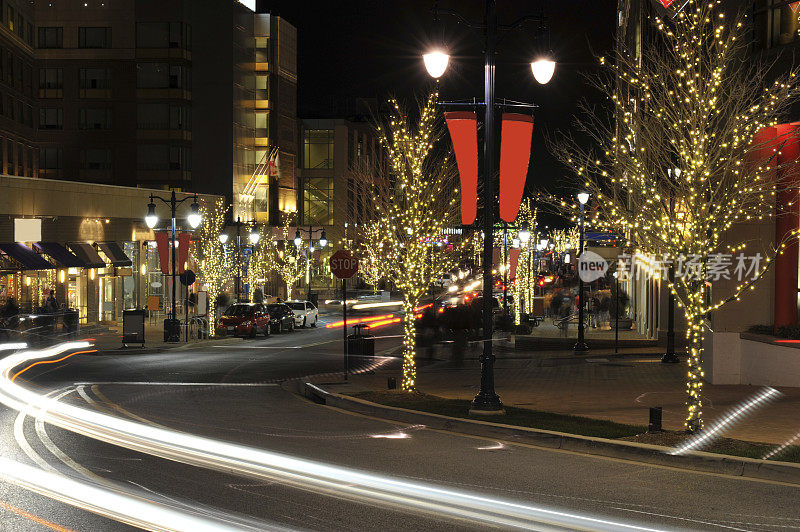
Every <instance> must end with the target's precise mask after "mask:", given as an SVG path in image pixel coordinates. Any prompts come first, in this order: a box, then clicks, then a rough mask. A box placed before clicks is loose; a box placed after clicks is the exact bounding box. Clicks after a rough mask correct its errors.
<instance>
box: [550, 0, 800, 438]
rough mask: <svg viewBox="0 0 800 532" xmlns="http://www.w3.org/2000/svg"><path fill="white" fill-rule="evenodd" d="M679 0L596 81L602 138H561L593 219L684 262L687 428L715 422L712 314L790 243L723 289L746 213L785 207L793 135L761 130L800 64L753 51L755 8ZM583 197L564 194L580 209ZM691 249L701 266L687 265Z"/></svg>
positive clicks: (793, 85) (560, 148) (587, 118)
mask: <svg viewBox="0 0 800 532" xmlns="http://www.w3.org/2000/svg"><path fill="white" fill-rule="evenodd" d="M679 4H680V5H679ZM674 5H675V6H676V8H680V10H679V11H678V12H677V14H675V16H674V17H670V18H667V19H665V18H660V17H654V19H653V20H652V22H651V23H652V24H653V25H654V29H655V31H654V32H653V33H654V35H653V37H652V39H651V40H650V41H649V42H644V43H642V45H641V56H637V54H636V53H635V51H634V50H628V49H624V48H619V49H618V51H617V53H616V55H615V56H614V58H613V59H612V60H610V61H608V60H605V59H603V58H601V64H602V65H603V66H604V67H605V74H604V75H603V74H601V75H600V76H598V77H596V78H594V79H593V80H592V81H593V83H594V85H595V87H596V88H597V89H598V90H599V91H601V92H602V93H603V94H604V95H605V96H606V97H607V98H608V100H609V102H610V106H609V109H613V111H612V112H610V113H608V114H607V115H603V113H602V112H600V111H599V110H598V109H595V108H593V107H589V106H588V105H587V106H584V108H583V111H584V112H583V113H582V114H583V116H582V117H581V121H580V122H578V123H577V127H578V129H579V130H580V131H581V133H582V134H584V135H585V136H586V137H588V138H589V139H590V140H591V141H592V142H591V143H590V144H591V145H592V147H590V148H586V147H585V144H586V143H585V142H579V141H577V140H576V139H574V138H572V137H569V136H561V137H559V138H557V139H556V140H554V141H553V142H552V143H551V144H552V148H553V150H554V152H555V153H556V154H557V156H558V157H559V158H560V160H561V161H562V162H563V163H565V164H566V165H567V166H569V167H570V168H571V169H572V170H573V171H574V174H575V175H576V176H577V178H578V181H579V185H580V186H581V187H582V188H584V189H585V191H586V192H588V193H590V194H591V197H592V200H591V201H592V205H591V207H592V208H591V209H589V211H588V212H587V223H589V224H590V225H591V226H593V227H595V228H597V229H610V230H613V231H616V232H617V233H619V234H622V235H625V236H626V237H627V239H628V241H629V242H631V243H632V245H634V246H636V247H637V248H638V250H639V251H640V253H643V254H648V255H653V256H657V257H658V258H659V261H662V264H664V263H669V264H671V265H673V267H676V268H681V267H683V270H684V271H682V272H676V273H677V274H678V275H675V276H674V277H675V279H674V281H672V280H670V279H667V285H668V286H669V289H670V290H671V291H672V293H673V294H674V295H675V297H676V300H677V302H678V306H679V307H681V308H682V309H683V312H684V314H685V317H686V321H687V341H688V348H689V352H688V373H687V383H686V392H687V402H686V405H687V415H686V421H685V427H686V429H687V430H688V431H691V432H694V431H696V430H699V429H701V428H702V427H703V412H702V386H703V377H704V373H703V364H702V360H703V336H704V320H705V319H706V317H707V316H708V315H709V313H710V312H712V311H714V310H715V309H718V308H719V307H720V306H722V305H723V304H725V303H727V302H729V301H733V300H738V299H739V297H740V295H741V294H742V292H743V291H744V290H746V289H748V288H752V286H753V283H754V282H755V280H756V279H758V278H759V277H760V276H761V275H762V274H763V273H764V271H765V270H766V268H768V267H769V265H770V264H771V263H772V262H773V258H774V257H775V255H776V253H777V252H779V251H780V250H781V249H782V248H783V247H785V245H786V241H785V240H784V241H781V242H777V243H776V245H775V246H774V247H772V248H770V249H769V250H765V260H764V261H763V262H761V264H760V265H759V267H758V268H757V269H756V270H755V273H754V275H753V276H752V277H748V278H747V279H746V280H745V281H744V282H742V284H740V285H739V286H737V287H735V289H734V290H733V292H732V294H731V295H730V296H728V297H724V298H717V299H715V300H712V299H711V297H712V294H711V290H710V284H709V283H707V280H708V278H709V277H708V273H709V271H710V268H711V265H712V264H713V263H715V262H716V261H718V259H719V257H720V256H730V255H729V254H733V253H738V252H741V250H742V249H743V248H744V246H745V245H746V241H744V240H743V239H744V237H743V236H741V234H740V233H741V232H740V231H736V230H735V229H736V226H737V224H743V223H748V222H754V221H757V220H762V219H764V218H765V217H768V216H770V215H771V213H773V212H775V199H776V188H777V187H778V181H777V175H778V172H776V166H777V165H778V163H777V160H778V159H777V157H776V155H777V153H778V152H779V150H780V148H781V143H780V142H777V143H772V144H768V143H766V142H763V141H762V140H761V137H760V136H759V135H758V134H759V132H761V131H762V130H763V129H764V128H767V127H770V126H774V125H776V124H777V123H779V120H780V118H781V117H782V116H783V115H784V114H785V113H786V111H787V110H788V109H789V107H790V106H791V105H792V104H793V103H794V102H796V98H797V94H798V82H797V80H798V76H797V74H798V72H797V71H795V70H792V71H790V72H788V73H786V74H784V75H782V76H779V77H778V78H777V79H775V80H774V81H771V80H770V78H769V74H768V71H769V65H764V64H761V63H758V62H757V61H755V60H754V59H753V57H752V55H751V53H750V50H749V47H750V44H751V43H750V41H749V39H748V34H747V32H746V30H745V26H744V18H745V16H744V15H739V16H737V17H735V18H734V20H733V21H732V22H729V21H728V20H727V19H726V16H725V14H724V13H723V10H722V8H721V2H720V1H719V0H711V1H699V0H690V1H689V2H688V3H687V4H686V5H685V7H684V5H683V3H682V2H680V3H679V2H676V3H675V4H674ZM553 199H554V198H551V200H553ZM573 203H574V202H565V201H561V200H556V201H553V204H554V205H556V206H557V207H560V208H561V209H562V212H568V213H570V214H571V215H572V216H573V219H575V217H576V212H577V205H574V204H573ZM792 236H793V235H792ZM690 258H692V260H694V263H695V266H696V267H693V268H687V267H686V266H687V262H688V261H689V259H690ZM695 259H696V260H695ZM670 277H673V276H672V275H671V276H670Z"/></svg>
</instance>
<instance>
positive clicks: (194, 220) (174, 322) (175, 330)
mask: <svg viewBox="0 0 800 532" xmlns="http://www.w3.org/2000/svg"><path fill="white" fill-rule="evenodd" d="M190 198H191V199H192V200H193V201H192V205H191V206H190V208H189V215H188V216H187V217H186V221H187V222H189V226H190V227H191V228H192V229H196V228H197V226H198V225H200V222H202V221H203V218H202V216H200V205H198V204H197V194H195V195H193V196H186V197H185V198H183V199H182V200H178V199H176V197H175V191H174V190H173V191H172V194H171V195H170V198H169V199H164V198H161V197H159V196H154V195H153V194H150V203H148V204H147V215H146V216H145V217H144V222H145V223H146V224H147V227H149V228H150V229H153V228H154V227H155V226H156V224H157V223H158V215H157V214H156V204H155V200H160V201H161V202H163V203H164V204H166V205H169V208H170V218H171V220H172V224H171V230H172V250H171V253H170V256H171V257H172V311H171V313H170V317H169V318H168V319H166V320H164V339H165V340H166V341H168V342H180V340H181V327H180V324H179V323H178V317H177V316H178V310H177V301H176V300H175V299H176V295H175V284H176V283H175V251H176V250H175V233H176V231H177V228H178V224H177V221H176V219H175V216H176V215H175V211H177V209H178V205H180V204H181V203H183V202H184V201H186V200H188V199H190Z"/></svg>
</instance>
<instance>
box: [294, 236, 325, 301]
mask: <svg viewBox="0 0 800 532" xmlns="http://www.w3.org/2000/svg"><path fill="white" fill-rule="evenodd" d="M300 231H303V232H305V233H307V234H308V254H307V256H306V301H311V254H312V253H314V235H315V234H317V233H318V232H320V231H321V232H322V234H321V235H320V236H319V240H317V243H318V244H319V247H320V249H325V246H327V245H328V237H326V236H325V228H324V227H323V228H320V229H314V228H313V227H311V226H310V225H309V226H308V229H306V228H304V227H298V228H297V231H296V232H295V234H294V245H295V247H296V248H297V249H298V250H299V249H300V246H302V245H303V238H302V237H301V236H300Z"/></svg>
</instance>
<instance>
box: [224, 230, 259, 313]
mask: <svg viewBox="0 0 800 532" xmlns="http://www.w3.org/2000/svg"><path fill="white" fill-rule="evenodd" d="M230 225H234V226H236V281H235V282H236V285H235V286H234V289H233V290H234V295H235V297H236V302H237V303H238V302H239V297H240V295H241V284H242V262H243V256H242V254H243V251H242V250H243V247H242V227H243V226H246V225H250V224H249V222H243V221H242V220H241V218H239V217H237V218H236V221H235V222H231V223H230ZM229 238H230V237H229V236H228V233H226V232H222V233H220V234H219V241H220V243H221V244H222V245H223V246H224V245H225V244H227V243H228V239H229ZM247 239H248V240H249V241H250V244H251V245H253V246H255V245H256V244H258V242H259V240H261V234H260V233H259V232H258V231H257V230H256V229H255V228H253V229H251V230H250V233H249V234H248V235H247ZM244 247H247V246H244Z"/></svg>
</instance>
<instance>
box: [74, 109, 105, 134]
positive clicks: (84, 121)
mask: <svg viewBox="0 0 800 532" xmlns="http://www.w3.org/2000/svg"><path fill="white" fill-rule="evenodd" d="M80 115H81V120H80V128H81V129H111V109H109V108H107V107H101V108H87V109H81V113H80Z"/></svg>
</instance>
